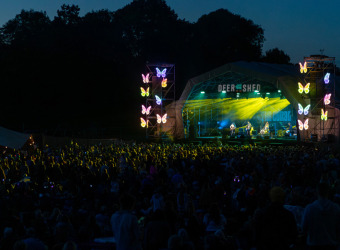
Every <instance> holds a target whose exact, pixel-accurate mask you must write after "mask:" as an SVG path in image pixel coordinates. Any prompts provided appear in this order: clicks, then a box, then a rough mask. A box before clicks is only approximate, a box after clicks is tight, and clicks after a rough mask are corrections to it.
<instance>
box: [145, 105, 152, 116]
mask: <svg viewBox="0 0 340 250" xmlns="http://www.w3.org/2000/svg"><path fill="white" fill-rule="evenodd" d="M150 110H151V106H149V107H148V108H147V109H146V112H145V113H146V114H147V115H150Z"/></svg>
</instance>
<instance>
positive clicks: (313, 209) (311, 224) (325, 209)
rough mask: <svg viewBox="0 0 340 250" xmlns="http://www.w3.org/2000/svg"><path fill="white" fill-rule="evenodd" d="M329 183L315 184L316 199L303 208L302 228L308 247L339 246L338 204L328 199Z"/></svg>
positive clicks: (333, 247) (325, 247)
mask: <svg viewBox="0 0 340 250" xmlns="http://www.w3.org/2000/svg"><path fill="white" fill-rule="evenodd" d="M329 190H330V188H329V185H328V184H327V183H325V182H321V183H319V184H318V186H317V195H318V199H317V200H316V201H314V202H313V203H311V204H309V205H307V206H306V208H305V212H304V214H303V220H302V229H303V231H304V232H305V233H306V235H307V245H308V246H309V247H310V249H324V250H328V249H338V247H339V246H340V234H339V232H340V206H339V205H338V204H336V203H334V202H332V201H331V200H329V198H328V197H329V193H330V192H329Z"/></svg>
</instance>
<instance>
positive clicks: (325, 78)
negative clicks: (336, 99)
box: [323, 73, 330, 84]
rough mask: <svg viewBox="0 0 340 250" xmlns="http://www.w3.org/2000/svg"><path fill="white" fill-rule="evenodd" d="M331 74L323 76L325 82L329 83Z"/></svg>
mask: <svg viewBox="0 0 340 250" xmlns="http://www.w3.org/2000/svg"><path fill="white" fill-rule="evenodd" d="M329 76H330V73H326V75H325V77H324V78H323V81H324V82H325V84H328V83H329Z"/></svg>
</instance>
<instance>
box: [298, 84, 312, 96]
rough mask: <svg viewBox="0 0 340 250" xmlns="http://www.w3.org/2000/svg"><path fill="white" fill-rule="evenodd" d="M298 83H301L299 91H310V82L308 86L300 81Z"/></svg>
mask: <svg viewBox="0 0 340 250" xmlns="http://www.w3.org/2000/svg"><path fill="white" fill-rule="evenodd" d="M298 85H299V90H298V91H299V93H300V94H302V93H303V92H305V93H306V94H308V93H309V86H310V83H307V84H306V86H303V85H302V84H301V82H298Z"/></svg>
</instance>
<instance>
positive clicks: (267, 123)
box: [264, 122, 269, 134]
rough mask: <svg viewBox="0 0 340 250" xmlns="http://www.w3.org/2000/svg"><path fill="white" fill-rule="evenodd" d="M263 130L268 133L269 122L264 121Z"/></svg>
mask: <svg viewBox="0 0 340 250" xmlns="http://www.w3.org/2000/svg"><path fill="white" fill-rule="evenodd" d="M264 131H265V133H266V134H267V133H268V134H269V122H266V124H265V125H264Z"/></svg>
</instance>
